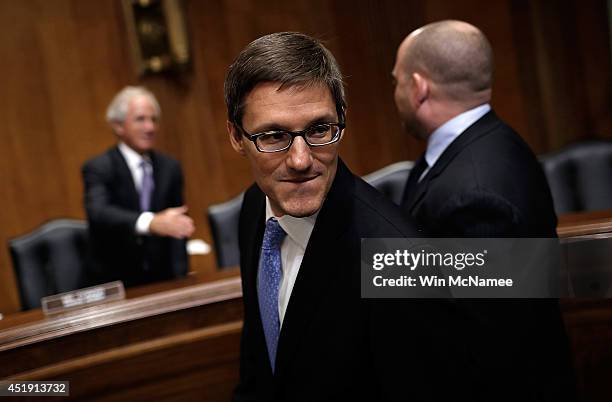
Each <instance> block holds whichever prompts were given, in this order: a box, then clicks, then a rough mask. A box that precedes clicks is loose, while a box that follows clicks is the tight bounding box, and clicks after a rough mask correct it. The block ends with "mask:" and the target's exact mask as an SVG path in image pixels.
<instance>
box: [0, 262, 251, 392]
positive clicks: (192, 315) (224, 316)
mask: <svg viewBox="0 0 612 402" xmlns="http://www.w3.org/2000/svg"><path fill="white" fill-rule="evenodd" d="M223 275H225V276H233V277H231V278H228V279H221V280H217V281H214V282H205V281H204V280H203V278H198V277H194V276H192V277H188V278H185V279H182V280H178V281H173V282H167V283H162V284H156V285H151V286H147V287H142V288H136V289H133V290H132V289H130V290H129V291H128V298H127V299H126V300H122V301H117V302H112V303H109V304H105V305H100V306H94V307H90V308H87V309H83V310H79V311H75V312H73V313H70V314H66V315H64V316H61V317H55V318H44V317H43V316H42V313H41V311H40V310H34V311H28V312H23V313H17V314H14V315H12V316H8V317H6V318H5V319H4V320H3V321H0V378H3V379H19V380H68V381H70V383H71V384H70V390H71V399H73V398H77V399H79V400H81V399H90V398H91V399H94V396H95V400H97V401H98V400H99V401H139V400H142V401H145V400H155V401H165V400H177V399H181V400H210V401H217V400H219V401H227V400H229V398H230V395H231V391H232V389H233V387H234V386H235V385H236V383H237V381H238V359H239V337H240V331H241V328H242V321H241V320H242V292H241V288H240V279H239V278H238V277H237V276H236V275H237V270H233V271H231V270H230V271H227V272H225V273H223V274H222V276H223ZM54 398H55V399H54ZM26 399H27V398H24V399H23V400H26ZM45 400H66V399H65V398H63V399H62V398H61V397H46V398H45Z"/></svg>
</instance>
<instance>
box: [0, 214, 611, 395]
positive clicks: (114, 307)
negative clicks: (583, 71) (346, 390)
mask: <svg viewBox="0 0 612 402" xmlns="http://www.w3.org/2000/svg"><path fill="white" fill-rule="evenodd" d="M559 222H560V224H559V229H558V232H559V236H560V237H562V238H564V239H571V238H572V237H576V236H578V237H588V236H593V235H597V236H611V237H612V211H604V212H597V213H587V214H572V215H567V216H562V217H560V220H559ZM211 275H212V274H211ZM237 275H238V272H237V270H236V269H234V270H227V271H219V272H217V273H214V275H212V276H208V277H205V276H198V275H192V276H190V277H187V278H185V279H182V280H178V281H173V282H168V283H160V284H156V285H150V286H146V287H142V288H135V289H129V290H128V292H127V294H128V299H127V300H124V301H120V302H115V303H112V304H109V305H103V306H97V307H92V308H89V309H86V310H81V311H79V312H75V313H72V314H70V315H66V316H63V317H58V318H54V319H47V318H44V316H43V315H42V312H41V311H40V310H34V311H29V312H23V313H18V314H14V315H11V316H8V317H6V318H5V319H4V320H2V321H0V378H5V379H21V380H69V381H70V382H71V395H72V398H71V399H79V400H90V399H95V400H96V401H141V400H142V401H149V400H155V401H173V400H185V401H190V400H198V401H200V400H203V401H227V400H229V398H230V394H231V391H232V389H233V387H234V386H235V384H236V383H237V381H238V359H239V336H240V330H241V327H242V322H241V320H242V300H241V289H240V282H239V279H238V277H237ZM224 278H225V279H224ZM561 306H562V309H563V314H564V319H565V323H566V326H567V329H568V333H569V336H570V340H571V344H572V348H573V352H574V357H575V361H576V369H577V377H578V387H579V391H580V395H581V399H582V400H584V401H589V402H596V401H602V402H603V401H608V400H609V399H610V397H609V394H610V392H609V386H608V383H609V378H612V300H610V299H598V300H595V299H564V300H562V301H561ZM37 400H38V399H37ZM45 400H46V401H51V400H66V399H65V398H61V397H56V398H55V399H54V397H46V398H45Z"/></svg>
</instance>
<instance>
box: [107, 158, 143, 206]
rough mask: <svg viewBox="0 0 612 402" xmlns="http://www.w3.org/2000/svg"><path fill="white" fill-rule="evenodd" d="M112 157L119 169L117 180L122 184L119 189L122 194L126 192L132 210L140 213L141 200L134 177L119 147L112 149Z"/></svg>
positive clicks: (114, 164)
mask: <svg viewBox="0 0 612 402" xmlns="http://www.w3.org/2000/svg"><path fill="white" fill-rule="evenodd" d="M110 157H111V159H113V166H114V167H116V169H117V178H118V179H119V181H120V183H121V185H120V186H119V188H121V189H122V192H125V193H124V195H125V197H127V199H128V202H129V204H130V206H131V209H132V210H135V211H140V198H139V196H138V192H137V191H136V185H135V183H134V176H132V172H131V171H130V168H129V167H128V165H127V162H126V161H125V158H124V157H123V155H122V154H121V151H119V148H118V147H114V148H113V149H111V152H110Z"/></svg>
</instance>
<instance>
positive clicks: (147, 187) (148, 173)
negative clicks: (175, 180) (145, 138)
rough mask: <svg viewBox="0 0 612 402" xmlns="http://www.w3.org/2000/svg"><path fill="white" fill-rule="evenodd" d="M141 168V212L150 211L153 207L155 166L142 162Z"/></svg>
mask: <svg viewBox="0 0 612 402" xmlns="http://www.w3.org/2000/svg"><path fill="white" fill-rule="evenodd" d="M140 168H141V169H142V182H141V183H142V185H141V187H140V210H141V211H149V210H150V207H151V194H153V188H154V187H155V184H154V183H153V172H152V170H153V166H151V163H150V162H148V161H146V160H144V159H143V160H142V162H140Z"/></svg>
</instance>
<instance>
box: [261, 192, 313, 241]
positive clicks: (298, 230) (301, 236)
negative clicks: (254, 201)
mask: <svg viewBox="0 0 612 402" xmlns="http://www.w3.org/2000/svg"><path fill="white" fill-rule="evenodd" d="M318 215H319V211H317V212H316V213H315V214H314V215H311V216H307V217H304V218H296V217H295V216H291V215H283V216H281V217H276V216H274V213H273V212H272V207H271V206H270V199H269V198H268V197H267V196H266V222H267V221H268V219H270V218H272V217H275V218H276V220H277V221H278V223H279V224H280V226H281V227H282V228H283V230H284V231H285V233H287V236H289V237H290V238H291V239H292V240H293V241H294V242H295V243H297V244H298V245H299V246H300V247H301V248H302V249H303V250H306V246H307V245H308V240H310V235H311V234H312V229H314V225H315V222H316V221H317V216H318Z"/></svg>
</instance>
